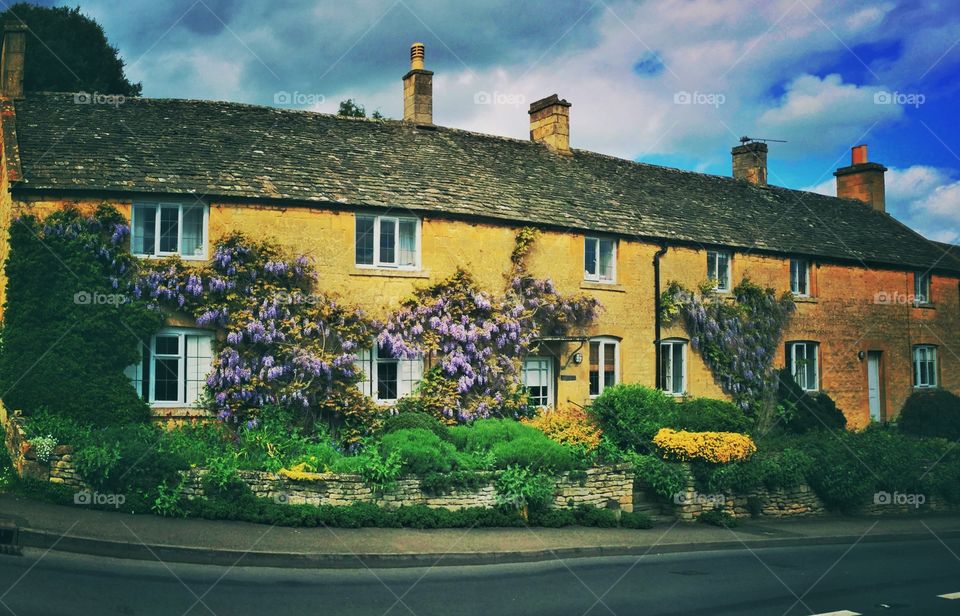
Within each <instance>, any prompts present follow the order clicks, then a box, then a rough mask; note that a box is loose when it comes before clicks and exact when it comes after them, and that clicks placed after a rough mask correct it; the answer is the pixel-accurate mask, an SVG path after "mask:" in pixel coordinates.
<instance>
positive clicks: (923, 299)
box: [913, 272, 933, 304]
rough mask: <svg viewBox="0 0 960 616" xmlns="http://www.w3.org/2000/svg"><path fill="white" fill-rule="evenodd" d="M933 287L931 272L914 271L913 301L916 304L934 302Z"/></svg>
mask: <svg viewBox="0 0 960 616" xmlns="http://www.w3.org/2000/svg"><path fill="white" fill-rule="evenodd" d="M932 287H933V276H932V275H931V274H930V272H914V273H913V303H914V304H932V303H933V301H932V299H931V297H930V294H931V289H932Z"/></svg>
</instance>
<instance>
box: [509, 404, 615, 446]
mask: <svg viewBox="0 0 960 616" xmlns="http://www.w3.org/2000/svg"><path fill="white" fill-rule="evenodd" d="M521 421H522V423H525V424H527V425H528V426H533V427H534V428H536V429H537V430H540V431H541V432H543V433H544V434H546V435H547V438H549V439H550V440H552V441H556V442H557V443H560V444H561V445H577V446H582V447H585V448H586V449H594V448H596V446H597V445H599V444H600V435H601V434H603V432H602V431H601V430H600V428H599V426H597V425H596V423H595V422H594V421H593V418H592V417H590V416H589V415H588V414H587V411H586V409H583V408H580V407H578V406H574V405H572V404H570V405H566V406H561V407H560V408H557V409H542V410H540V411H538V412H537V415H536V416H535V417H532V418H530V419H523V420H521Z"/></svg>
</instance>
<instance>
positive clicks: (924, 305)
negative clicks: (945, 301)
mask: <svg viewBox="0 0 960 616" xmlns="http://www.w3.org/2000/svg"><path fill="white" fill-rule="evenodd" d="M912 307H913V308H917V309H918V310H936V309H937V305H936V304H933V303H931V302H924V303H921V304H912Z"/></svg>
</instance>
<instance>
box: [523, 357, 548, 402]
mask: <svg viewBox="0 0 960 616" xmlns="http://www.w3.org/2000/svg"><path fill="white" fill-rule="evenodd" d="M553 363H554V362H553V358H552V357H548V356H545V355H529V356H527V357H526V358H525V359H524V360H523V370H522V372H523V374H522V382H523V386H524V387H525V388H528V389H529V387H531V385H530V383H529V382H528V379H527V377H528V375H530V374H533V373H537V375H538V378H539V380H540V381H541V383H540V384H541V385H542V386H545V387H546V388H547V393H546V395H545V396H541V397H543V398H546V401H545V402H544V403H543V404H531V406H535V407H537V408H546V407H550V406H553V402H554V395H555V393H556V392H555V391H554V390H555V386H554V375H553ZM534 365H535V367H534ZM527 396H528V398H527V399H528V401H529V400H530V399H531V397H532V396H530V393H529V391H528V392H527Z"/></svg>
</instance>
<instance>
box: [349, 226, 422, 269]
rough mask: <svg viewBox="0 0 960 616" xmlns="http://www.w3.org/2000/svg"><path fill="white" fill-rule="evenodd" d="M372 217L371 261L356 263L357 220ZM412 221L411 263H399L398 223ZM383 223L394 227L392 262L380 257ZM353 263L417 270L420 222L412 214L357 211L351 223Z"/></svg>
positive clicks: (369, 266) (418, 265)
mask: <svg viewBox="0 0 960 616" xmlns="http://www.w3.org/2000/svg"><path fill="white" fill-rule="evenodd" d="M362 218H365V219H373V263H357V222H358V221H359V220H360V219H362ZM401 221H403V222H412V223H414V225H415V229H416V230H415V234H416V240H415V242H416V246H415V248H414V251H415V254H414V259H413V261H414V262H413V264H412V265H400V264H399V259H400V223H401ZM385 223H389V224H392V225H393V228H394V247H393V258H394V260H393V261H392V262H390V261H383V260H381V258H380V229H381V228H382V226H383V225H384V224H385ZM353 243H354V246H353V264H354V266H356V267H358V268H361V269H395V270H405V271H418V270H419V269H420V250H421V223H420V219H419V218H416V217H413V216H394V215H387V214H385V215H380V214H364V213H358V214H356V215H354V225H353Z"/></svg>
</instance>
